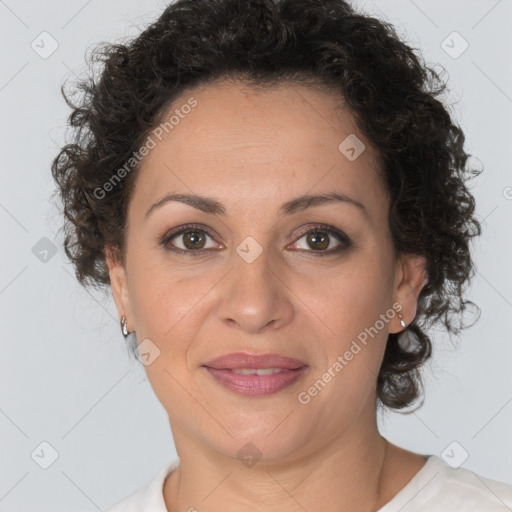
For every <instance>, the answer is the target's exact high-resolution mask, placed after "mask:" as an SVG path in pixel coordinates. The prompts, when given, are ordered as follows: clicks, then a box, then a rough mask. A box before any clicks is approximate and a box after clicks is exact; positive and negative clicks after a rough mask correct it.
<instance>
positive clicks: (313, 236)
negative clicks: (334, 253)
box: [308, 233, 329, 250]
mask: <svg viewBox="0 0 512 512" xmlns="http://www.w3.org/2000/svg"><path fill="white" fill-rule="evenodd" d="M319 240H320V242H319ZM311 241H312V242H313V245H314V246H315V247H313V249H315V250H316V249H327V247H329V239H328V236H327V235H326V234H321V233H320V234H319V233H311V234H309V235H308V243H309V242H311ZM322 242H323V243H322Z"/></svg>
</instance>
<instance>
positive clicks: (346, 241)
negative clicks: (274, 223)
mask: <svg viewBox="0 0 512 512" xmlns="http://www.w3.org/2000/svg"><path fill="white" fill-rule="evenodd" d="M198 231H199V232H201V233H206V234H207V235H208V236H209V237H210V238H212V239H213V238H214V237H213V236H212V235H211V234H210V233H209V232H208V231H207V230H205V229H203V228H202V227H201V226H200V225H198V224H187V225H186V226H182V227H181V228H178V230H177V231H174V232H171V233H168V234H166V235H165V236H164V237H163V239H162V240H161V245H162V246H163V247H164V249H165V250H167V251H172V252H175V253H178V254H183V255H187V256H200V255H202V254H204V253H205V252H206V251H210V250H211V249H197V250H185V249H179V248H176V247H169V246H168V244H169V242H170V241H171V240H172V239H173V238H176V237H178V236H179V235H183V234H185V233H190V232H198ZM310 233H327V234H328V235H331V236H333V237H334V238H336V239H337V240H338V241H339V242H341V245H339V246H338V247H336V248H335V249H330V250H323V251H322V250H319V251H314V250H309V251H308V250H304V249H298V250H299V251H301V252H310V253H312V254H313V255H314V256H328V255H332V254H337V253H339V252H341V251H345V250H347V249H348V248H349V247H351V245H352V242H351V240H350V238H349V237H348V236H347V235H346V234H345V233H343V232H342V231H339V230H338V229H336V228H333V227H332V226H328V225H326V224H316V225H314V226H312V227H309V228H308V229H306V230H305V231H302V232H301V233H300V234H299V235H298V238H297V240H300V239H301V238H303V237H304V236H305V235H309V234H310Z"/></svg>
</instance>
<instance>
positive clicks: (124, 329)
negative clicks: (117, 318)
mask: <svg viewBox="0 0 512 512" xmlns="http://www.w3.org/2000/svg"><path fill="white" fill-rule="evenodd" d="M121 332H122V333H123V336H124V337H125V338H126V337H127V336H128V335H129V334H130V333H129V332H128V327H126V317H125V316H124V315H123V317H122V318H121Z"/></svg>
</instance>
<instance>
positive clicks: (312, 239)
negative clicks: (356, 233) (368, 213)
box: [295, 225, 352, 256]
mask: <svg viewBox="0 0 512 512" xmlns="http://www.w3.org/2000/svg"><path fill="white" fill-rule="evenodd" d="M303 238H304V239H305V243H304V244H303V246H302V247H300V246H299V241H300V240H301V239H303ZM333 240H334V242H333ZM335 241H337V242H338V244H336V242H335ZM333 244H334V246H333ZM295 245H296V246H299V247H298V248H299V249H300V250H301V251H302V250H303V251H305V252H310V253H313V254H315V256H324V255H326V256H327V255H328V254H334V253H338V252H340V251H343V250H345V249H348V248H349V247H351V245H352V242H351V240H350V238H349V237H348V236H347V235H345V233H343V232H342V231H339V230H338V229H336V228H333V227H331V226H324V225H318V226H313V227H310V228H309V229H307V230H305V231H303V232H302V233H301V235H300V236H299V238H298V239H297V242H295Z"/></svg>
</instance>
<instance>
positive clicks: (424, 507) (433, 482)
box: [379, 455, 512, 512]
mask: <svg viewBox="0 0 512 512" xmlns="http://www.w3.org/2000/svg"><path fill="white" fill-rule="evenodd" d="M406 505H407V507H406ZM401 508H404V510H407V511H408V512H409V511H410V512H413V511H414V512H432V511H437V510H450V511H453V512H455V511H464V512H473V511H474V512H477V511H478V512H481V511H482V510H485V512H505V511H510V510H511V509H512V486H511V485H508V484H505V483H502V482H498V481H495V480H491V479H488V478H484V477H482V476H480V475H478V474H477V473H474V472H473V471H470V470H469V469H464V468H460V467H459V468H453V467H451V466H449V465H448V464H446V463H445V462H444V461H443V460H442V459H441V458H439V457H437V456H435V455H431V456H430V457H429V458H428V460H427V462H426V464H425V466H424V467H423V468H422V469H421V470H420V471H419V472H418V473H417V474H416V475H415V476H414V477H413V478H412V480H411V481H410V482H409V483H408V484H407V486H406V487H405V488H404V489H402V491H400V492H399V493H398V494H397V495H396V496H395V498H394V499H393V500H391V502H390V503H388V504H387V505H386V506H385V507H384V508H382V509H381V510H380V511H379V512H395V510H396V511H398V510H401Z"/></svg>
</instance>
